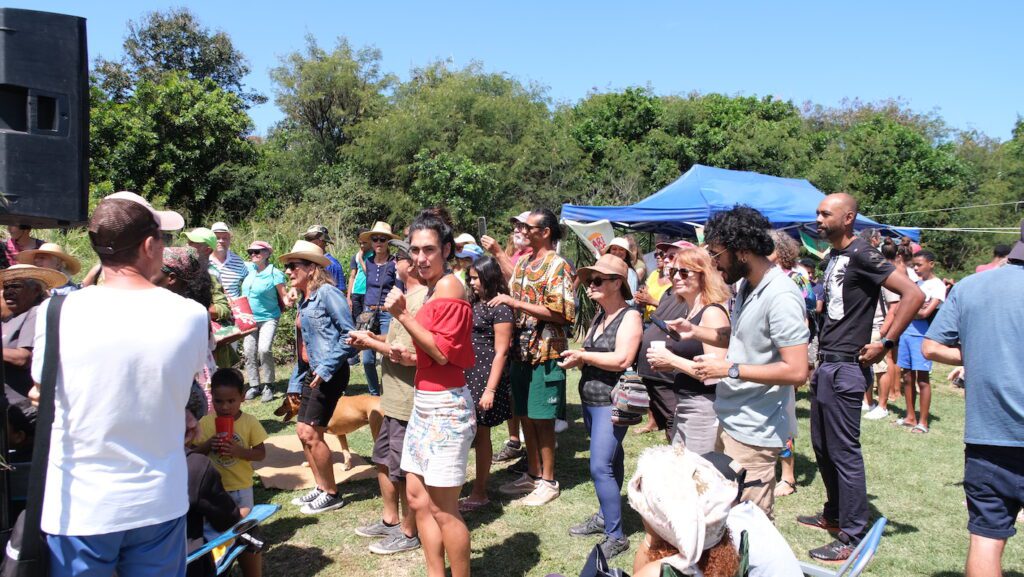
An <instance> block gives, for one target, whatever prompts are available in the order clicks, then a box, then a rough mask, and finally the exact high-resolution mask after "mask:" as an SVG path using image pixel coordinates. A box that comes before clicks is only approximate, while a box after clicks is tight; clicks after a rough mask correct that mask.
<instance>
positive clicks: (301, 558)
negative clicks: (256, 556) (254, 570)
mask: <svg viewBox="0 0 1024 577" xmlns="http://www.w3.org/2000/svg"><path fill="white" fill-rule="evenodd" d="M333 563H334V561H333V560H332V559H331V558H330V557H328V556H326V555H324V552H323V551H322V550H321V549H319V548H317V547H297V546H295V545H287V544H285V545H278V546H276V547H271V548H270V549H269V550H268V551H266V552H265V553H263V570H264V574H266V575H288V576H289V577H313V576H314V575H317V574H319V573H320V572H321V571H322V570H323V569H324V568H325V567H327V566H328V565H331V564H333Z"/></svg>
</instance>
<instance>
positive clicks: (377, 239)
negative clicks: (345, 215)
mask: <svg viewBox="0 0 1024 577" xmlns="http://www.w3.org/2000/svg"><path fill="white" fill-rule="evenodd" d="M389 240H391V239H390V238H388V237H386V236H371V237H370V242H387V241H389Z"/></svg>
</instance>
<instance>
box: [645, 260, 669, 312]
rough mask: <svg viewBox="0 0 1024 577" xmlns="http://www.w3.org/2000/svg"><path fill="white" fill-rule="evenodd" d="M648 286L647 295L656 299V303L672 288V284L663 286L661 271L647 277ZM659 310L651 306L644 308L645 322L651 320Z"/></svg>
mask: <svg viewBox="0 0 1024 577" xmlns="http://www.w3.org/2000/svg"><path fill="white" fill-rule="evenodd" d="M646 285H647V294H649V295H651V298H653V299H654V302H658V301H660V300H661V297H662V295H664V294H665V291H667V290H668V289H670V288H672V283H668V284H666V285H663V284H661V272H660V271H654V272H652V273H651V274H650V275H649V276H648V277H647V282H646ZM657 308H658V307H656V306H653V307H652V306H651V305H647V306H646V307H644V309H645V310H644V320H645V321H646V320H650V319H651V314H652V313H653V312H654V311H655V309H657Z"/></svg>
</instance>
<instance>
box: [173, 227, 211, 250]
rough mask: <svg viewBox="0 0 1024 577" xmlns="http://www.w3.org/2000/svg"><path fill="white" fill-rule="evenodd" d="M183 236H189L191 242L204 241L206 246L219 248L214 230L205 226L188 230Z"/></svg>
mask: <svg viewBox="0 0 1024 577" xmlns="http://www.w3.org/2000/svg"><path fill="white" fill-rule="evenodd" d="M181 236H183V237H185V238H187V239H188V240H189V241H190V242H199V243H203V244H205V245H206V246H208V247H210V248H212V249H214V250H216V248H217V235H215V234H213V231H212V230H210V229H208V228H205V227H202V226H201V227H199V228H193V229H192V230H190V231H188V232H183V233H181Z"/></svg>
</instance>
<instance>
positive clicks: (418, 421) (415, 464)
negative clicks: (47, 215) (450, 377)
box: [402, 387, 476, 487]
mask: <svg viewBox="0 0 1024 577" xmlns="http://www.w3.org/2000/svg"><path fill="white" fill-rule="evenodd" d="M475 436H476V410H475V408H474V406H473V397H472V396H470V393H469V389H467V388H466V387H459V388H456V389H448V390H446V391H420V390H417V391H416V397H415V399H414V401H413V408H412V415H411V416H410V417H409V425H408V427H407V428H406V431H405V446H404V447H403V448H402V470H403V471H405V472H406V473H412V474H414V475H419V476H420V477H423V482H424V484H426V485H427V486H430V487H459V486H461V485H462V484H463V483H464V482H465V481H466V466H467V464H468V462H469V449H470V448H471V447H472V446H473V438H474V437H475Z"/></svg>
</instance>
